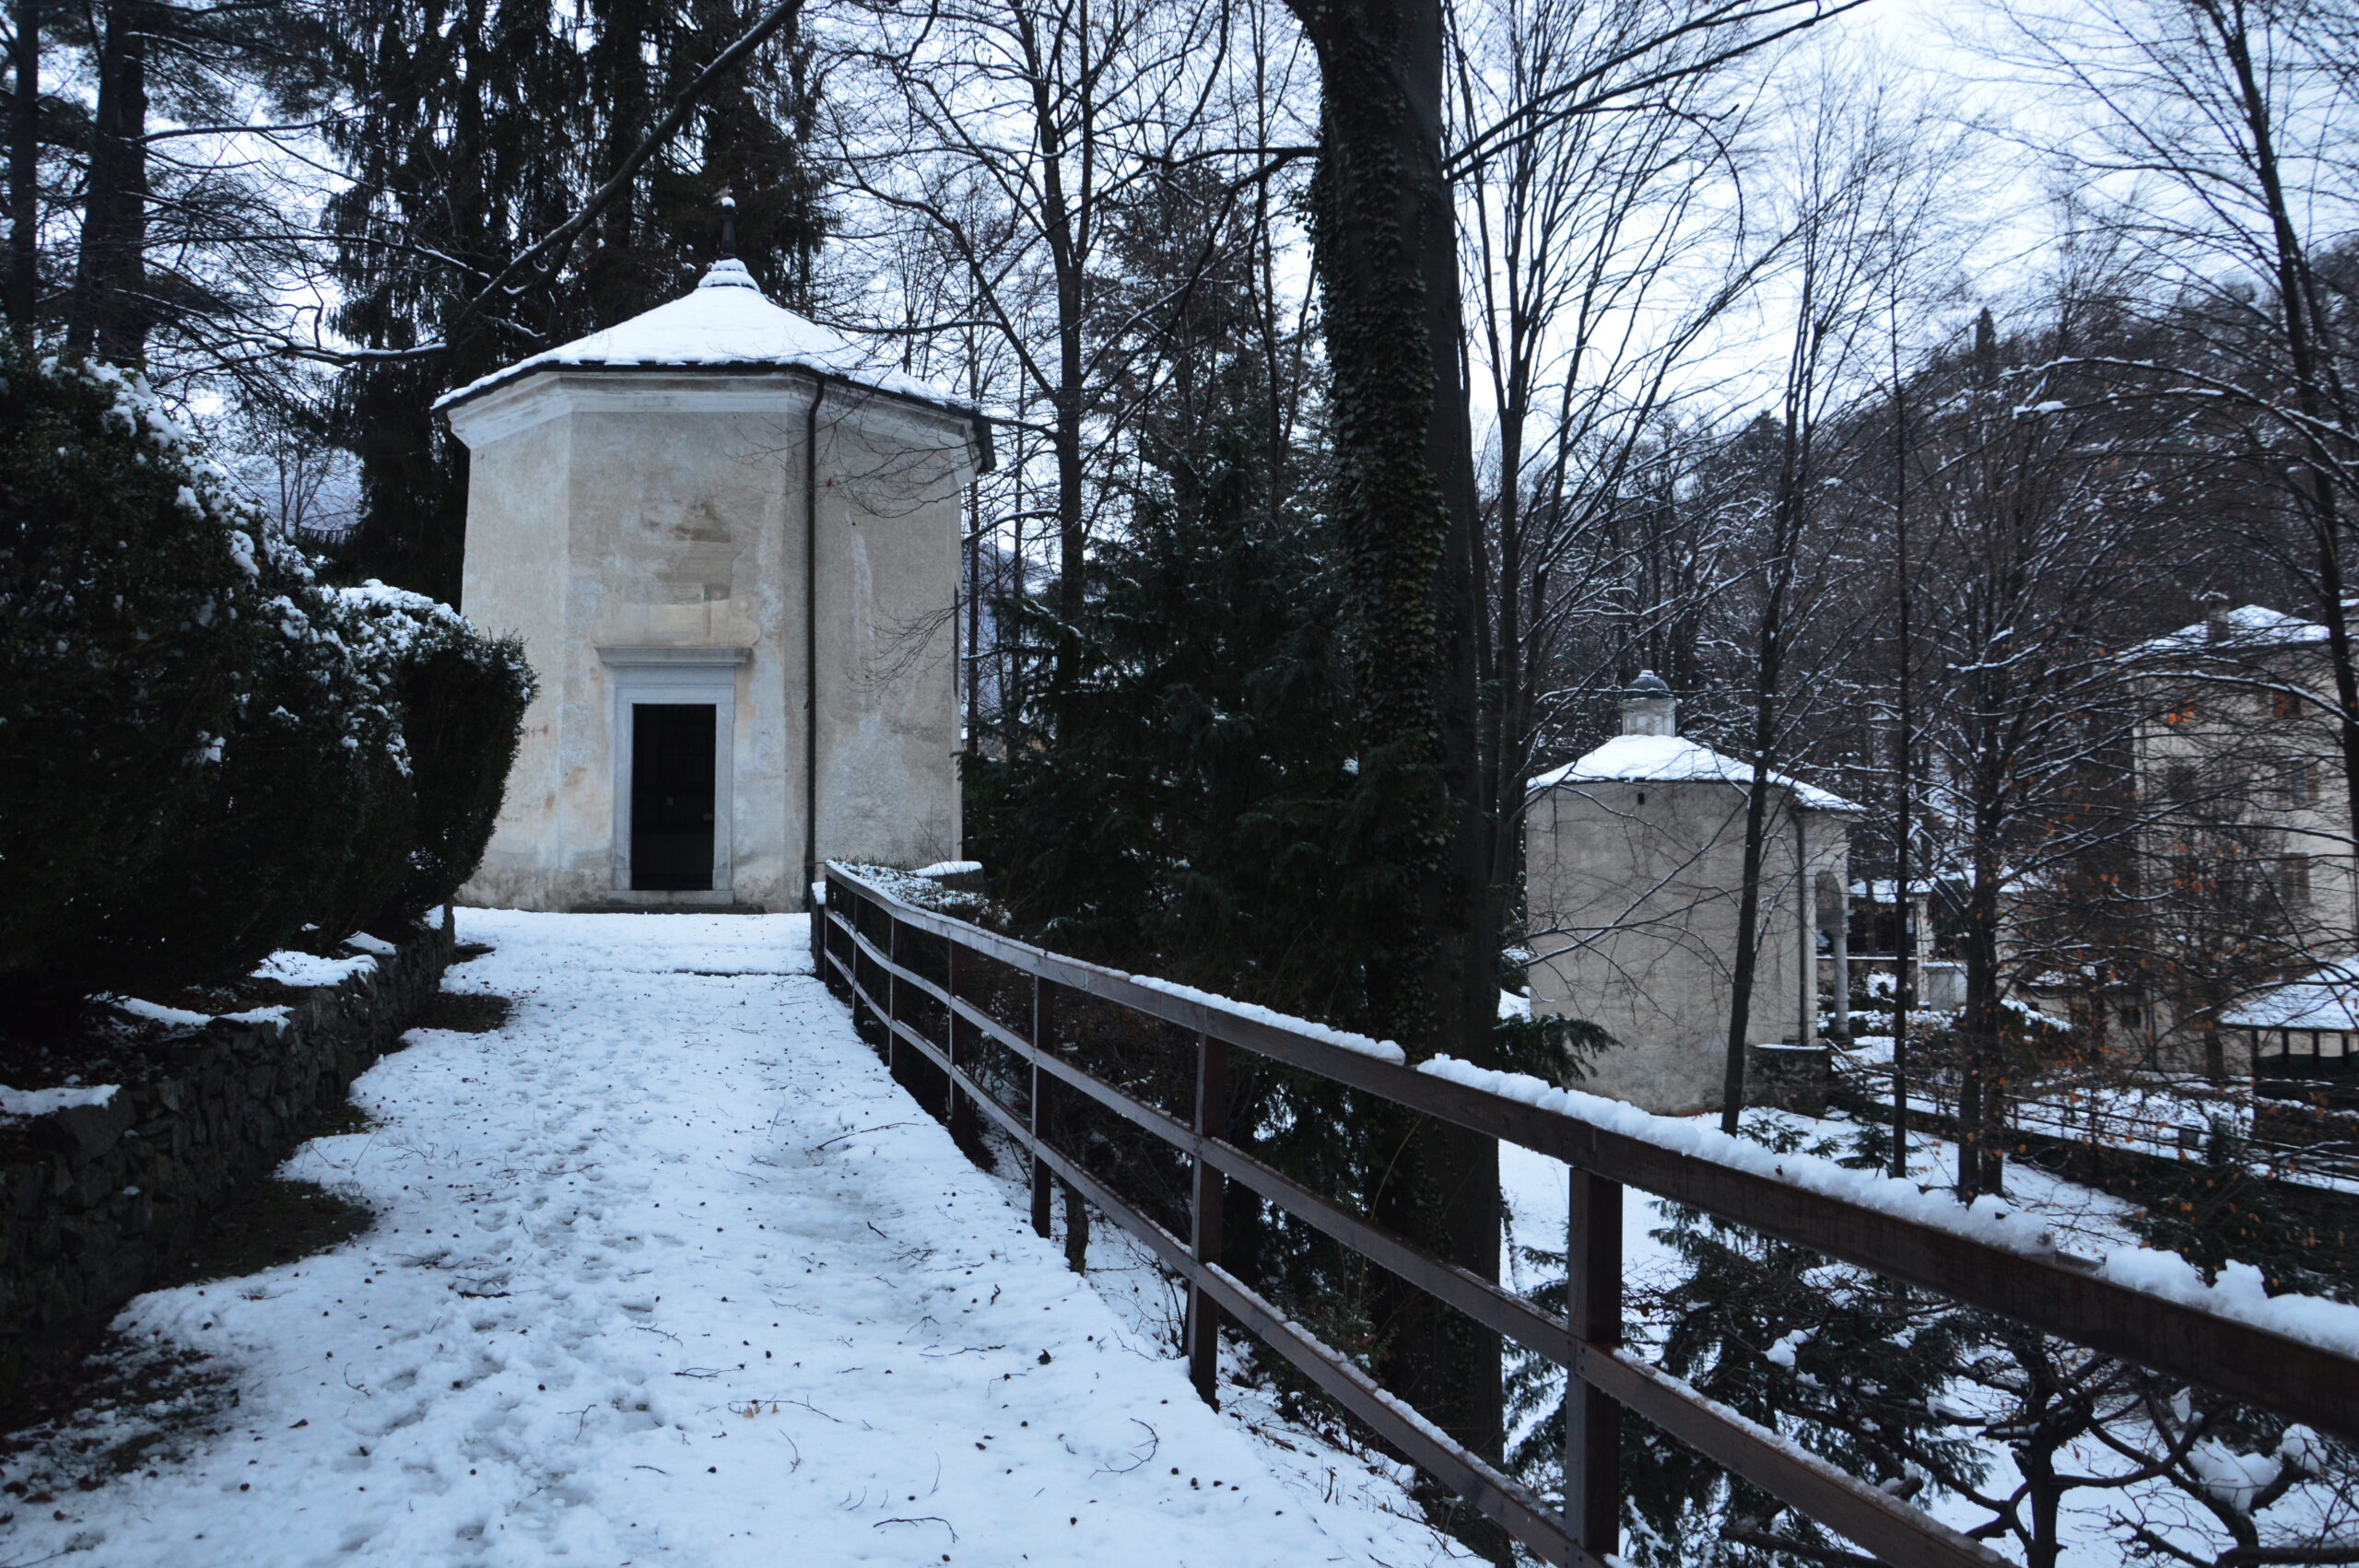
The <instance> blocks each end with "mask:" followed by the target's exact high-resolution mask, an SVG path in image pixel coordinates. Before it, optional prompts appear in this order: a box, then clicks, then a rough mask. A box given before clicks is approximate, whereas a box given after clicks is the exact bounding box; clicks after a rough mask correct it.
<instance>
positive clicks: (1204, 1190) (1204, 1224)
mask: <svg viewBox="0 0 2359 1568" xmlns="http://www.w3.org/2000/svg"><path fill="white" fill-rule="evenodd" d="M1196 1132H1197V1135H1198V1136H1199V1137H1203V1138H1226V1137H1227V1136H1228V1042H1227V1041H1226V1040H1215V1039H1214V1038H1213V1037H1212V1036H1209V1035H1199V1036H1196ZM1195 1178H1196V1179H1195V1184H1194V1188H1193V1190H1192V1191H1191V1194H1190V1203H1189V1219H1190V1221H1191V1227H1190V1228H1191V1235H1190V1236H1189V1238H1188V1239H1189V1246H1190V1248H1191V1250H1192V1251H1193V1252H1194V1254H1195V1257H1196V1261H1197V1262H1199V1263H1218V1262H1219V1261H1220V1246H1221V1204H1222V1201H1223V1199H1225V1198H1226V1195H1227V1191H1228V1181H1227V1178H1226V1177H1225V1176H1222V1175H1221V1174H1220V1172H1219V1171H1218V1170H1217V1169H1216V1168H1215V1166H1214V1165H1213V1164H1212V1162H1211V1161H1209V1160H1207V1159H1205V1158H1204V1157H1203V1155H1202V1154H1198V1155H1197V1156H1196V1170H1195ZM1187 1344H1188V1376H1189V1378H1190V1380H1191V1381H1192V1382H1193V1383H1194V1384H1195V1385H1196V1392H1197V1393H1199V1394H1201V1395H1203V1399H1204V1403H1206V1404H1208V1405H1210V1406H1212V1407H1213V1408H1214V1409H1215V1410H1217V1409H1219V1408H1220V1308H1219V1307H1218V1306H1217V1305H1215V1304H1214V1302H1213V1299H1212V1298H1211V1297H1210V1296H1208V1295H1206V1294H1205V1293H1203V1290H1202V1289H1201V1288H1200V1287H1199V1286H1197V1285H1195V1284H1194V1283H1192V1282H1191V1284H1190V1285H1189V1286H1188V1328H1187Z"/></svg>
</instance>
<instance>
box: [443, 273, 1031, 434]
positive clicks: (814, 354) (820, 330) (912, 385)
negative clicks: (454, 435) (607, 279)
mask: <svg viewBox="0 0 2359 1568" xmlns="http://www.w3.org/2000/svg"><path fill="white" fill-rule="evenodd" d="M685 366H694V367H700V368H708V369H730V370H766V369H799V370H816V371H817V372H819V373H821V374H823V375H827V376H832V377H836V378H839V379H840V380H846V381H850V382H852V383H853V384H855V385H858V386H863V387H867V388H869V389H871V390H872V391H875V392H886V393H889V394H891V395H892V396H895V397H901V398H908V399H910V401H912V402H916V403H923V404H932V405H933V406H934V407H936V408H941V409H945V410H947V411H948V412H950V413H953V414H956V415H959V416H961V417H963V418H967V419H970V420H973V421H975V423H976V429H977V437H978V439H979V440H980V439H984V438H985V435H986V432H985V430H984V427H983V426H982V422H981V416H980V414H979V412H978V411H977V410H976V408H975V407H974V405H973V404H968V403H962V402H960V401H959V400H958V399H957V398H954V397H951V396H949V395H947V394H946V393H945V392H941V391H940V390H939V389H937V388H935V387H933V386H932V385H930V384H928V383H927V382H924V381H921V380H918V379H917V378H916V377H915V376H910V375H905V374H903V373H902V372H900V371H898V370H892V369H877V368H876V367H874V366H872V365H870V364H869V363H868V362H867V356H866V355H865V354H863V352H862V350H861V348H860V345H858V344H855V343H854V342H852V340H851V339H850V338H848V337H846V336H845V335H844V334H843V333H839V332H837V331H836V330H835V329H834V328H832V327H824V326H821V325H820V324H819V323H818V322H815V321H813V320H811V319H810V318H809V317H808V316H799V315H796V314H795V313H794V312H793V311H792V310H787V309H786V308H785V307H783V306H780V305H776V304H773V303H771V301H770V299H769V296H767V295H765V294H764V293H763V292H762V289H761V285H759V284H757V283H756V282H755V281H754V275H753V274H752V273H750V272H747V271H746V270H745V263H743V262H741V261H738V260H736V259H735V258H734V257H732V258H727V259H724V260H722V261H719V262H715V263H713V265H712V270H711V271H710V272H708V273H706V274H705V275H704V277H703V278H702V279H701V280H700V281H699V282H698V284H697V286H696V287H694V288H692V289H690V290H689V291H688V292H687V293H686V294H684V295H682V296H681V297H680V298H677V299H674V300H670V301H667V302H666V303H664V304H662V305H658V306H656V307H655V309H653V310H648V311H644V312H642V313H641V314H640V315H636V316H633V317H632V318H630V320H628V321H627V322H619V323H617V324H616V325H614V326H611V327H608V328H606V329H605V330H604V331H603V332H593V333H591V334H590V335H589V336H587V337H583V338H576V339H575V340H574V341H573V342H571V343H569V344H565V345H561V346H559V347H557V348H551V349H547V350H545V351H544V352H542V353H539V354H535V355H533V356H531V357H527V358H523V359H519V360H518V361H516V363H514V364H513V365H511V366H509V367H507V368H506V369H499V370H494V371H493V372H492V373H491V374H490V375H488V376H485V377H482V378H481V379H479V380H473V381H469V382H468V383H467V384H466V385H465V386H463V387H460V388H458V389H456V390H455V391H452V392H444V393H443V394H442V395H441V396H440V397H439V398H437V399H436V400H435V402H434V406H435V407H436V408H437V409H449V408H452V407H454V406H456V405H457V404H462V403H465V402H467V401H468V400H469V399H471V398H475V397H479V396H481V395H482V394H483V393H485V392H489V391H491V390H492V389H493V388H494V387H500V386H506V385H507V384H508V383H509V382H511V381H514V380H522V379H523V378H524V377H526V376H529V375H532V374H533V373H534V371H537V370H552V369H572V368H575V367H582V368H589V369H654V370H660V369H672V368H677V367H685ZM989 450H990V449H989V447H988V445H986V446H985V448H984V451H985V453H986V457H987V458H988V453H989Z"/></svg>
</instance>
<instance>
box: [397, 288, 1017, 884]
mask: <svg viewBox="0 0 2359 1568" xmlns="http://www.w3.org/2000/svg"><path fill="white" fill-rule="evenodd" d="M441 407H442V408H443V410H444V412H445V413H446V415H447V416H448V417H449V419H450V421H451V427H452V431H453V432H454V433H455V434H456V435H457V436H458V438H459V439H461V440H462V441H464V443H465V444H466V446H467V448H468V450H469V454H470V467H469V478H468V494H467V539H466V557H465V568H464V585H463V590H462V592H463V602H464V605H465V608H466V611H467V614H469V616H470V617H471V618H472V619H473V620H474V621H475V624H476V625H477V626H482V627H484V628H485V629H487V631H491V632H494V633H514V634H515V635H517V636H518V637H520V638H522V640H523V643H524V649H525V652H526V655H527V656H528V657H529V658H530V660H531V661H532V664H533V667H534V670H535V671H536V672H537V673H539V676H540V682H541V685H540V694H539V696H537V697H536V698H535V699H534V703H533V705H532V708H531V709H530V710H529V712H528V713H527V714H526V717H525V721H524V734H523V739H522V745H521V746H520V748H519V750H518V755H517V759H516V766H515V768H514V770H513V771H512V772H511V774H510V776H509V781H508V794H507V800H506V802H505V804H504V805H503V807H502V809H501V812H500V816H499V825H498V827H497V829H496V830H495V832H494V834H493V837H492V841H491V845H490V848H489V849H488V850H487V853H486V855H485V857H484V860H483V864H482V865H481V867H480V868H479V869H478V870H477V871H476V872H475V877H474V879H473V880H472V881H471V882H470V883H468V884H467V886H466V887H465V888H464V890H463V891H462V894H461V897H462V899H463V900H464V901H466V902H471V903H477V904H485V905H494V906H500V907H516V908H527V909H581V908H601V907H699V906H732V907H749V906H750V907H762V908H767V909H799V908H802V907H804V902H805V897H806V890H807V887H808V884H809V877H808V871H809V864H808V862H810V861H812V860H828V859H851V860H873V861H881V862H885V863H890V864H913V863H923V862H926V861H931V860H946V859H955V858H956V857H957V852H958V848H959V831H960V829H959V808H958V778H957V747H958V728H957V725H958V716H957V679H956V649H955V646H954V639H955V637H956V630H957V616H956V610H957V594H958V586H959V562H960V542H959V535H960V527H961V518H960V497H961V494H962V492H963V489H964V487H965V486H966V485H967V484H968V482H969V481H970V480H971V479H972V477H973V476H974V474H975V473H976V472H977V470H978V468H979V467H980V466H981V465H983V464H984V463H986V462H988V460H989V451H988V448H987V446H986V445H985V444H984V436H983V433H982V427H981V426H980V422H979V421H978V419H977V418H976V417H975V415H973V413H972V412H971V411H970V410H967V409H964V408H961V407H959V406H958V405H957V404H952V403H950V402H948V401H947V400H945V399H942V398H939V397H937V396H935V395H933V393H931V392H929V391H928V390H927V389H924V388H923V387H921V385H919V384H918V383H916V382H913V381H910V380H908V379H906V378H902V377H898V376H893V375H890V374H889V373H887V374H884V375H877V374H871V373H866V372H863V371H862V370H860V369H859V368H858V355H857V352H856V350H855V349H854V348H853V346H852V345H851V344H849V343H848V342H846V341H845V340H844V339H842V338H840V337H839V336H838V335H837V334H834V333H829V332H827V331H826V329H823V328H820V327H817V326H816V325H815V324H814V323H812V322H808V321H805V320H804V319H803V318H801V317H799V316H795V315H793V314H792V312H789V311H786V310H781V309H780V308H779V307H778V306H776V305H773V304H771V303H770V302H769V300H768V299H766V298H763V297H762V295H761V293H760V291H759V290H758V289H757V287H755V286H754V284H753V280H752V279H751V278H750V277H749V276H748V275H746V274H745V269H744V268H743V267H742V266H740V265H738V264H737V263H734V262H724V263H721V264H720V265H719V266H717V267H715V268H714V269H713V272H712V274H711V275H709V276H708V277H707V278H706V279H705V280H704V282H703V283H702V284H701V285H700V286H699V287H698V289H697V290H696V291H695V292H694V293H692V294H691V295H689V296H688V297H687V298H683V299H679V300H675V301H673V302H671V303H670V304H667V305H663V306H661V307H658V308H657V309H656V310H651V311H650V312H648V313H647V314H646V315H643V316H640V317H638V318H636V319H634V320H633V321H631V322H625V323H623V324H622V325H620V326H617V327H615V328H611V329H608V330H607V331H606V332H604V333H597V334H594V335H593V336H592V337H589V338H585V339H583V340H581V342H580V343H577V344H571V345H567V346H566V347H564V348H560V349H557V350H554V351H552V352H551V353H549V354H546V355H541V356H536V357H534V358H532V359H528V360H525V361H523V362H522V363H521V364H519V365H517V366H513V367H511V368H510V369H507V370H504V371H502V372H500V373H499V374H498V375H496V376H492V377H487V378H486V379H485V380H482V381H478V382H476V383H475V384H474V385H473V386H470V387H466V388H463V389H460V390H459V391H458V392H453V393H452V394H450V395H449V396H448V397H446V398H445V399H443V400H442V404H441ZM814 501H816V506H814V505H813V504H812V503H813V502H814ZM814 655H816V658H815V657H814ZM638 704H670V705H683V706H700V705H709V706H710V707H711V708H712V709H713V716H712V721H711V725H712V733H713V736H714V752H715V758H714V769H713V778H712V782H711V785H710V789H711V797H712V808H713V809H712V813H711V815H712V840H713V849H712V853H713V871H712V876H711V879H710V881H711V885H710V887H708V888H686V889H679V888H674V889H651V888H646V887H643V886H635V885H634V883H635V881H637V880H640V879H639V878H637V877H635V875H634V867H633V864H632V859H631V857H632V848H631V846H632V842H633V835H632V831H631V824H632V820H633V819H632V814H631V813H632V799H631V790H632V785H631V779H632V764H633V756H632V744H633V742H632V737H633V734H634V732H635V730H634V724H633V717H632V716H633V711H634V706H635V705H638ZM814 714H816V731H815V730H814V729H813V728H812V717H813V715H814Z"/></svg>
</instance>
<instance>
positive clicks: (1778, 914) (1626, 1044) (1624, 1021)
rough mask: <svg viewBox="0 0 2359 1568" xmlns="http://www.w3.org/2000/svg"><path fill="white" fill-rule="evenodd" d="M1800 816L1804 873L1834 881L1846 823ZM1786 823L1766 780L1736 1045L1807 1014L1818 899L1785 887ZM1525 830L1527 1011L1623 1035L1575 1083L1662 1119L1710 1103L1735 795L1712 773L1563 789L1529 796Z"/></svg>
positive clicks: (1722, 1016) (1784, 1035) (1725, 988)
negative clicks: (1753, 965)
mask: <svg viewBox="0 0 2359 1568" xmlns="http://www.w3.org/2000/svg"><path fill="white" fill-rule="evenodd" d="M1807 817H1808V820H1807V822H1806V823H1805V825H1804V827H1805V837H1806V839H1807V843H1808V854H1809V868H1808V869H1809V872H1810V873H1811V874H1810V879H1809V880H1810V883H1816V882H1817V880H1818V878H1819V875H1820V873H1822V872H1827V873H1831V874H1833V875H1835V876H1836V877H1837V878H1839V877H1840V876H1841V875H1842V874H1843V871H1844V866H1843V859H1844V849H1843V826H1842V819H1841V818H1839V817H1837V816H1834V815H1831V814H1830V813H1823V812H1811V813H1807ZM1794 827H1795V824H1794V813H1793V810H1792V807H1791V805H1790V796H1789V794H1788V792H1787V791H1786V790H1774V791H1773V793H1772V796H1771V806H1770V816H1769V835H1770V836H1769V838H1768V841H1767V843H1766V848H1765V851H1764V862H1763V864H1764V885H1763V889H1762V893H1763V905H1764V917H1763V919H1762V922H1761V930H1762V938H1761V947H1760V957H1759V961H1758V962H1759V972H1758V975H1757V977H1756V980H1755V988H1754V992H1753V1004H1752V1009H1751V1022H1750V1027H1749V1028H1748V1030H1747V1039H1748V1043H1756V1042H1779V1041H1790V1040H1798V1039H1800V1038H1801V1037H1802V1031H1803V1030H1804V1029H1805V1028H1806V1027H1808V1026H1809V1025H1810V1024H1811V1023H1812V1022H1813V1014H1812V1013H1811V1012H1808V1011H1806V1009H1807V1008H1812V1007H1814V1006H1815V999H1814V997H1813V998H1812V999H1811V1000H1808V1001H1806V1000H1805V993H1806V991H1809V992H1814V990H1815V974H1816V969H1817V964H1816V956H1815V942H1816V936H1815V932H1814V930H1809V929H1807V928H1808V927H1809V926H1811V925H1814V923H1815V922H1814V921H1812V922H1804V921H1802V919H1798V912H1799V911H1800V910H1801V909H1802V908H1803V907H1808V905H1812V904H1814V902H1815V898H1814V895H1813V897H1812V898H1811V899H1809V900H1807V901H1805V900H1803V899H1800V898H1798V897H1797V896H1796V892H1797V879H1796V864H1795V860H1796V844H1795V833H1794ZM1525 831H1526V838H1525V846H1526V848H1525V872H1526V886H1527V895H1528V897H1529V900H1530V906H1531V927H1532V932H1533V938H1532V946H1533V948H1534V949H1535V951H1536V952H1537V953H1538V954H1540V957H1539V959H1538V961H1537V962H1535V963H1534V964H1533V965H1532V971H1531V978H1532V1011H1533V1012H1535V1013H1540V1014H1543V1015H1546V1014H1558V1015H1564V1016H1569V1017H1575V1018H1585V1019H1588V1020H1589V1021H1590V1022H1591V1023H1594V1024H1599V1025H1601V1026H1602V1027H1603V1028H1604V1029H1605V1030H1606V1031H1607V1032H1608V1033H1610V1034H1612V1035H1613V1036H1614V1039H1615V1040H1616V1041H1617V1042H1618V1043H1619V1044H1618V1047H1617V1048H1616V1049H1614V1050H1611V1051H1608V1052H1606V1053H1604V1054H1603V1055H1602V1057H1601V1058H1600V1059H1598V1060H1597V1061H1596V1062H1595V1063H1594V1064H1592V1067H1591V1072H1592V1077H1591V1078H1590V1079H1589V1080H1587V1081H1585V1082H1583V1083H1582V1084H1581V1087H1582V1088H1584V1089H1588V1090H1590V1091H1592V1092H1593V1093H1596V1094H1610V1095H1613V1096H1614V1097H1616V1098H1619V1099H1625V1100H1628V1101H1630V1102H1632V1103H1633V1104H1635V1105H1637V1106H1642V1107H1644V1108H1646V1109H1648V1110H1651V1111H1657V1112H1661V1113H1664V1114H1672V1115H1680V1114H1686V1113H1689V1112H1694V1111H1699V1110H1714V1109H1718V1108H1719V1105H1720V1102H1721V1097H1722V1083H1723V1074H1724V1072H1725V1071H1726V1064H1727V1047H1728V1021H1729V1002H1730V998H1731V970H1732V967H1733V965H1734V963H1735V956H1736V935H1737V910H1738V902H1739V892H1740V889H1741V887H1742V885H1743V853H1744V792H1743V790H1739V789H1734V788H1731V787H1730V786H1728V785H1725V784H1719V783H1677V784H1664V783H1659V782H1649V783H1636V782H1632V783H1621V782H1612V783H1580V784H1566V785H1560V786H1558V787H1556V788H1555V789H1551V790H1546V791H1544V792H1543V793H1542V794H1541V795H1540V796H1539V797H1538V798H1537V799H1535V800H1534V801H1533V802H1532V808H1531V812H1530V813H1529V815H1528V817H1527V819H1526V829H1525ZM1837 885H1840V883H1839V882H1838V883H1837ZM1805 941H1808V942H1811V943H1812V946H1811V948H1810V949H1807V950H1806V949H1805V948H1804V947H1803V946H1802V943H1803V942H1805ZM1806 954H1807V956H1808V958H1809V963H1808V965H1807V966H1805V963H1804V959H1805V956H1806ZM1806 975H1808V976H1809V977H1811V978H1810V979H1809V980H1808V981H1806V980H1805V976H1806Z"/></svg>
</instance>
